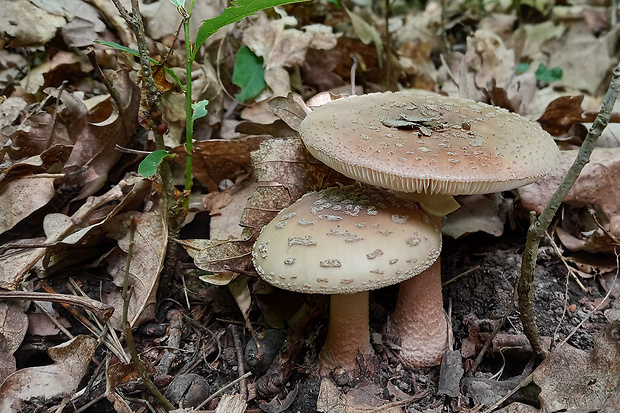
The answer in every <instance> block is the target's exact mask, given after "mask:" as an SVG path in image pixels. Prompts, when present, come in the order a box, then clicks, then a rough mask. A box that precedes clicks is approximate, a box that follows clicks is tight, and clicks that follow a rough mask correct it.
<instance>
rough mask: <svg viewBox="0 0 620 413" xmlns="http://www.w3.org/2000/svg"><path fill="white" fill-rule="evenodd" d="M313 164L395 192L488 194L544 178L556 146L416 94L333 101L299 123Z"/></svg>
mask: <svg viewBox="0 0 620 413" xmlns="http://www.w3.org/2000/svg"><path fill="white" fill-rule="evenodd" d="M300 134H301V137H302V140H303V141H304V143H305V144H306V147H307V148H308V150H309V151H310V152H311V153H312V155H314V156H315V157H316V158H317V159H319V160H321V161H322V162H324V163H325V164H326V165H328V166H330V167H331V168H333V169H335V170H337V171H339V172H341V173H343V174H344V175H346V176H348V177H350V178H353V179H356V180H358V181H362V182H366V183H369V184H372V185H378V186H381V187H384V188H389V189H393V190H396V191H400V192H425V193H428V194H451V195H460V194H473V193H491V192H499V191H503V190H507V189H513V188H517V187H520V186H523V185H526V184H529V183H531V182H533V181H535V180H536V179H538V178H540V177H542V176H544V175H546V174H547V173H548V172H549V171H550V170H551V168H553V166H554V165H555V164H556V163H557V160H558V158H559V151H558V148H557V146H556V145H555V143H554V141H553V139H552V138H551V137H550V136H549V135H548V134H547V133H546V132H545V131H544V130H543V129H542V128H540V126H538V125H537V124H535V123H532V122H530V121H528V120H527V119H525V118H523V117H521V116H519V115H517V114H515V113H510V112H508V111H506V110H505V109H501V108H498V107H495V106H490V105H487V104H484V103H477V102H474V101H471V100H466V99H460V98H452V97H444V96H440V95H435V94H430V93H422V92H419V91H411V92H395V93H390V92H388V93H374V94H368V95H361V96H351V97H347V98H342V99H337V100H335V101H332V102H329V103H326V104H325V105H322V106H320V107H318V108H317V109H315V110H314V111H313V112H312V113H310V114H309V115H308V116H307V117H306V118H305V119H304V120H303V122H302V124H301V128H300Z"/></svg>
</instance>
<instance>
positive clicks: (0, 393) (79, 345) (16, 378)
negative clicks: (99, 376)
mask: <svg viewBox="0 0 620 413" xmlns="http://www.w3.org/2000/svg"><path fill="white" fill-rule="evenodd" d="M96 348H97V340H96V339H94V338H93V337H89V336H85V335H79V336H77V337H75V338H74V339H72V340H70V341H68V342H66V343H63V344H60V345H58V346H56V347H51V348H50V349H49V350H48V354H49V356H50V358H51V359H52V360H53V361H54V364H51V365H48V366H40V367H28V368H24V369H21V370H18V371H16V372H15V373H13V374H11V375H10V376H9V377H7V379H6V380H5V381H4V383H2V385H1V386H0V411H2V412H11V411H19V410H20V409H21V408H22V407H23V405H24V402H27V401H28V400H30V399H32V398H35V397H38V398H42V399H50V398H53V397H65V396H68V395H72V394H74V392H75V390H76V389H77V386H78V385H79V384H80V382H81V381H82V378H83V377H84V375H85V374H86V373H87V372H88V365H89V364H90V360H91V358H92V357H93V355H94V354H95V349H96Z"/></svg>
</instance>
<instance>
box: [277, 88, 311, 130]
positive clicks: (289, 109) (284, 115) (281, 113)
mask: <svg viewBox="0 0 620 413" xmlns="http://www.w3.org/2000/svg"><path fill="white" fill-rule="evenodd" d="M268 105H269V108H270V109H271V110H272V111H273V113H275V114H276V116H278V117H279V118H280V119H282V120H283V121H284V122H285V123H286V124H287V125H288V126H289V127H290V128H291V129H293V130H294V131H299V127H300V126H301V122H302V121H303V120H304V118H305V117H306V115H307V114H308V112H309V111H310V109H309V108H308V107H307V106H306V104H305V103H304V101H303V99H302V97H301V96H299V95H298V94H296V93H292V92H290V93H289V94H288V95H287V96H286V97H282V96H276V97H275V98H273V99H270V100H269V102H268ZM272 136H273V135H272ZM276 137H277V136H274V138H276Z"/></svg>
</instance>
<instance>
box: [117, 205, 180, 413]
mask: <svg viewBox="0 0 620 413" xmlns="http://www.w3.org/2000/svg"><path fill="white" fill-rule="evenodd" d="M129 222H130V224H129V246H128V248H127V260H126V262H125V272H124V274H123V292H122V297H123V331H124V333H125V341H126V342H127V348H128V349H129V354H131V361H132V363H133V365H134V367H135V369H136V370H137V371H138V374H139V375H140V377H141V378H142V381H143V382H144V385H145V386H146V388H147V389H148V390H149V391H150V392H151V394H152V395H153V396H155V398H157V400H159V402H160V403H161V405H162V406H163V407H164V408H165V409H166V410H167V411H170V410H174V406H173V405H172V403H170V401H169V400H168V399H166V397H165V396H164V395H163V394H162V393H161V392H160V391H159V389H158V388H157V386H155V384H154V383H153V382H152V381H151V378H150V377H149V375H148V373H147V371H146V369H145V368H144V365H143V364H142V360H140V357H139V356H138V352H137V351H136V343H135V341H134V339H133V332H132V331H131V324H130V323H129V320H128V313H129V296H130V294H129V265H130V264H131V258H132V254H133V246H134V236H135V234H136V228H137V226H138V220H137V219H136V218H135V217H133V216H132V217H131V218H130V220H129Z"/></svg>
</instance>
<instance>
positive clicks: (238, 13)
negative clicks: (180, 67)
mask: <svg viewBox="0 0 620 413" xmlns="http://www.w3.org/2000/svg"><path fill="white" fill-rule="evenodd" d="M302 1H307V0H233V1H232V2H231V4H230V7H227V8H226V9H224V11H223V12H222V14H220V15H219V16H216V17H214V18H212V19H208V20H204V21H203V22H202V25H201V26H200V29H198V34H197V35H196V44H195V46H194V52H193V53H192V59H191V60H192V61H193V60H194V59H195V58H196V53H197V51H198V49H200V46H202V44H203V43H204V42H205V41H206V40H207V39H208V38H209V37H211V35H212V34H214V33H215V32H217V31H218V30H219V29H221V28H222V27H224V26H227V25H229V24H231V23H236V22H238V21H240V20H241V19H243V18H244V17H248V16H252V15H253V14H255V13H256V12H258V11H260V10H264V9H268V8H270V7H274V6H282V5H284V4H290V3H300V2H302Z"/></svg>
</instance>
